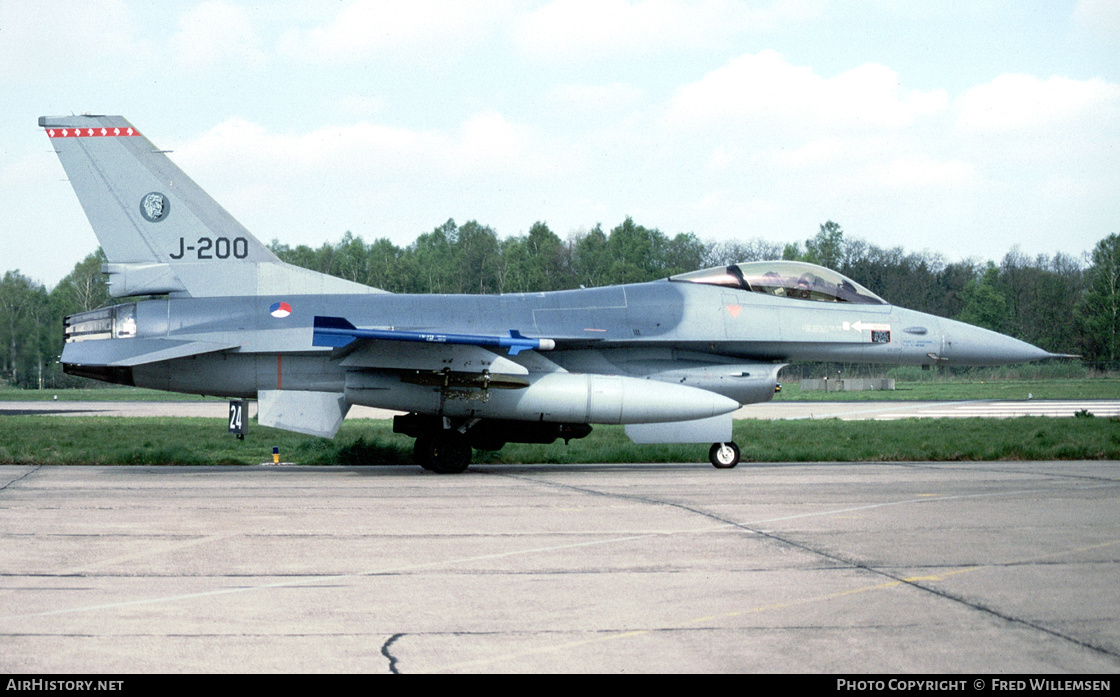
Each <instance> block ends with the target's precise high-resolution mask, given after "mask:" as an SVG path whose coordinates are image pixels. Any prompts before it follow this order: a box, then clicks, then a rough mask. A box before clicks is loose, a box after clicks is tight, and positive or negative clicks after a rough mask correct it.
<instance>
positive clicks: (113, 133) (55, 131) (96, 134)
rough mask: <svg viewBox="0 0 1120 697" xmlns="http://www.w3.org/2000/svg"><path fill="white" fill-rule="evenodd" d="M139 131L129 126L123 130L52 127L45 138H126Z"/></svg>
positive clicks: (113, 128) (114, 128) (136, 134)
mask: <svg viewBox="0 0 1120 697" xmlns="http://www.w3.org/2000/svg"><path fill="white" fill-rule="evenodd" d="M138 135H140V131H137V130H136V129H135V128H133V127H131V126H127V127H125V128H118V127H116V126H113V127H108V126H106V127H100V126H98V127H94V128H59V127H57V126H52V127H50V128H48V129H47V136H48V137H50V138H119V137H127V136H138Z"/></svg>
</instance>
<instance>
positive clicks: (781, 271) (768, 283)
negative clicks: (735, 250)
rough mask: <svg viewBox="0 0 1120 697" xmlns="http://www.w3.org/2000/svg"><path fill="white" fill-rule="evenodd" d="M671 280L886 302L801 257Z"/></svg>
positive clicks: (824, 298) (811, 297)
mask: <svg viewBox="0 0 1120 697" xmlns="http://www.w3.org/2000/svg"><path fill="white" fill-rule="evenodd" d="M669 280H670V281H686V282H688V283H708V284H711V285H715V286H724V287H727V288H735V289H737V290H749V291H752V292H754V293H764V294H766V295H774V296H777V297H780V298H795V299H798V300H816V301H818V302H829V303H860V304H864V305H886V304H887V302H886V301H885V300H883V299H882V298H880V297H879V296H878V295H875V294H874V293H872V292H871V291H869V290H867V289H866V288H864V287H863V286H861V285H860V284H858V283H856V282H855V281H853V280H852V279H850V278H848V277H847V276H844V275H842V274H839V273H836V272H835V271H833V270H832V269H826V268H824V267H823V266H817V265H816V264H807V263H805V262H803V261H751V262H746V263H744V264H732V265H730V266H717V267H715V268H712V269H704V270H702V271H691V272H689V273H683V274H680V275H679V276H672V277H671V278H670V279H669Z"/></svg>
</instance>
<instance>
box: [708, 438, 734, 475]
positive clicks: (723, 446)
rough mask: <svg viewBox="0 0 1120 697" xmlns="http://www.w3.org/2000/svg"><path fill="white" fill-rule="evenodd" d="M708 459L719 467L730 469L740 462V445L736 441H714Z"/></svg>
mask: <svg viewBox="0 0 1120 697" xmlns="http://www.w3.org/2000/svg"><path fill="white" fill-rule="evenodd" d="M708 459H709V460H710V461H711V463H712V464H713V465H715V466H716V468H717V469H721V470H729V469H731V468H732V467H734V466H735V465H737V464H739V446H738V445H736V444H735V443H712V448H711V450H709V451H708Z"/></svg>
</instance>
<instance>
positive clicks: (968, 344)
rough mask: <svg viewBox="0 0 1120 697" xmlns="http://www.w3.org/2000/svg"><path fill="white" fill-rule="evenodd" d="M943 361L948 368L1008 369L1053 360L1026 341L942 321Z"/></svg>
mask: <svg viewBox="0 0 1120 697" xmlns="http://www.w3.org/2000/svg"><path fill="white" fill-rule="evenodd" d="M940 324H941V333H942V337H943V345H942V350H941V358H943V359H945V360H947V361H948V363H949V365H1008V364H1012V363H1029V362H1030V361H1038V360H1042V359H1043V358H1049V357H1051V356H1054V355H1055V354H1052V353H1050V352H1048V351H1044V350H1042V349H1040V348H1038V347H1037V346H1033V345H1031V344H1028V343H1027V342H1025V341H1019V340H1018V339H1013V338H1011V337H1010V336H1007V335H1005V334H1000V333H999V332H993V331H991V330H990V329H982V328H980V327H974V326H972V325H971V324H965V323H964V322H956V321H953V320H946V319H942V320H940Z"/></svg>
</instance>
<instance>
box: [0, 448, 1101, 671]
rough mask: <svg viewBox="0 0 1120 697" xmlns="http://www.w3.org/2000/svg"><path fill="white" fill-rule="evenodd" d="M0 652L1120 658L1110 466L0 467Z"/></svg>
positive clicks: (470, 665)
mask: <svg viewBox="0 0 1120 697" xmlns="http://www.w3.org/2000/svg"><path fill="white" fill-rule="evenodd" d="M0 570H2V573H0V671H3V672H7V673H10V672H22V673H34V674H36V675H41V674H47V673H56V672H72V673H85V672H180V671H181V672H215V671H230V672H262V671H263V672H272V671H276V672H351V671H353V672H370V673H378V672H383V673H387V672H400V673H416V672H566V671H592V672H628V673H632V672H750V671H758V672H762V671H765V672H798V671H806V672H826V673H828V672H875V673H908V672H933V673H942V672H953V673H971V674H984V675H988V674H991V675H996V674H1001V673H1020V672H1047V673H1050V672H1053V673H1104V674H1108V673H1115V672H1116V671H1117V670H1120V617H1118V614H1120V613H1118V611H1117V608H1120V463H1118V462H977V463H861V464H827V463H825V464H789V463H774V464H766V465H753V466H740V467H738V468H736V469H733V470H716V469H714V468H712V467H710V466H706V465H685V464H681V465H568V466H547V465H541V466H517V465H500V466H499V465H476V466H475V467H472V468H471V470H470V471H469V472H467V473H466V474H463V475H458V476H452V477H448V476H438V475H432V474H430V473H427V472H424V471H422V470H420V469H419V468H414V467H410V468H398V467H387V468H363V469H347V468H334V467H215V468H194V467H119V468H118V467H39V466H3V467H0Z"/></svg>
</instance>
